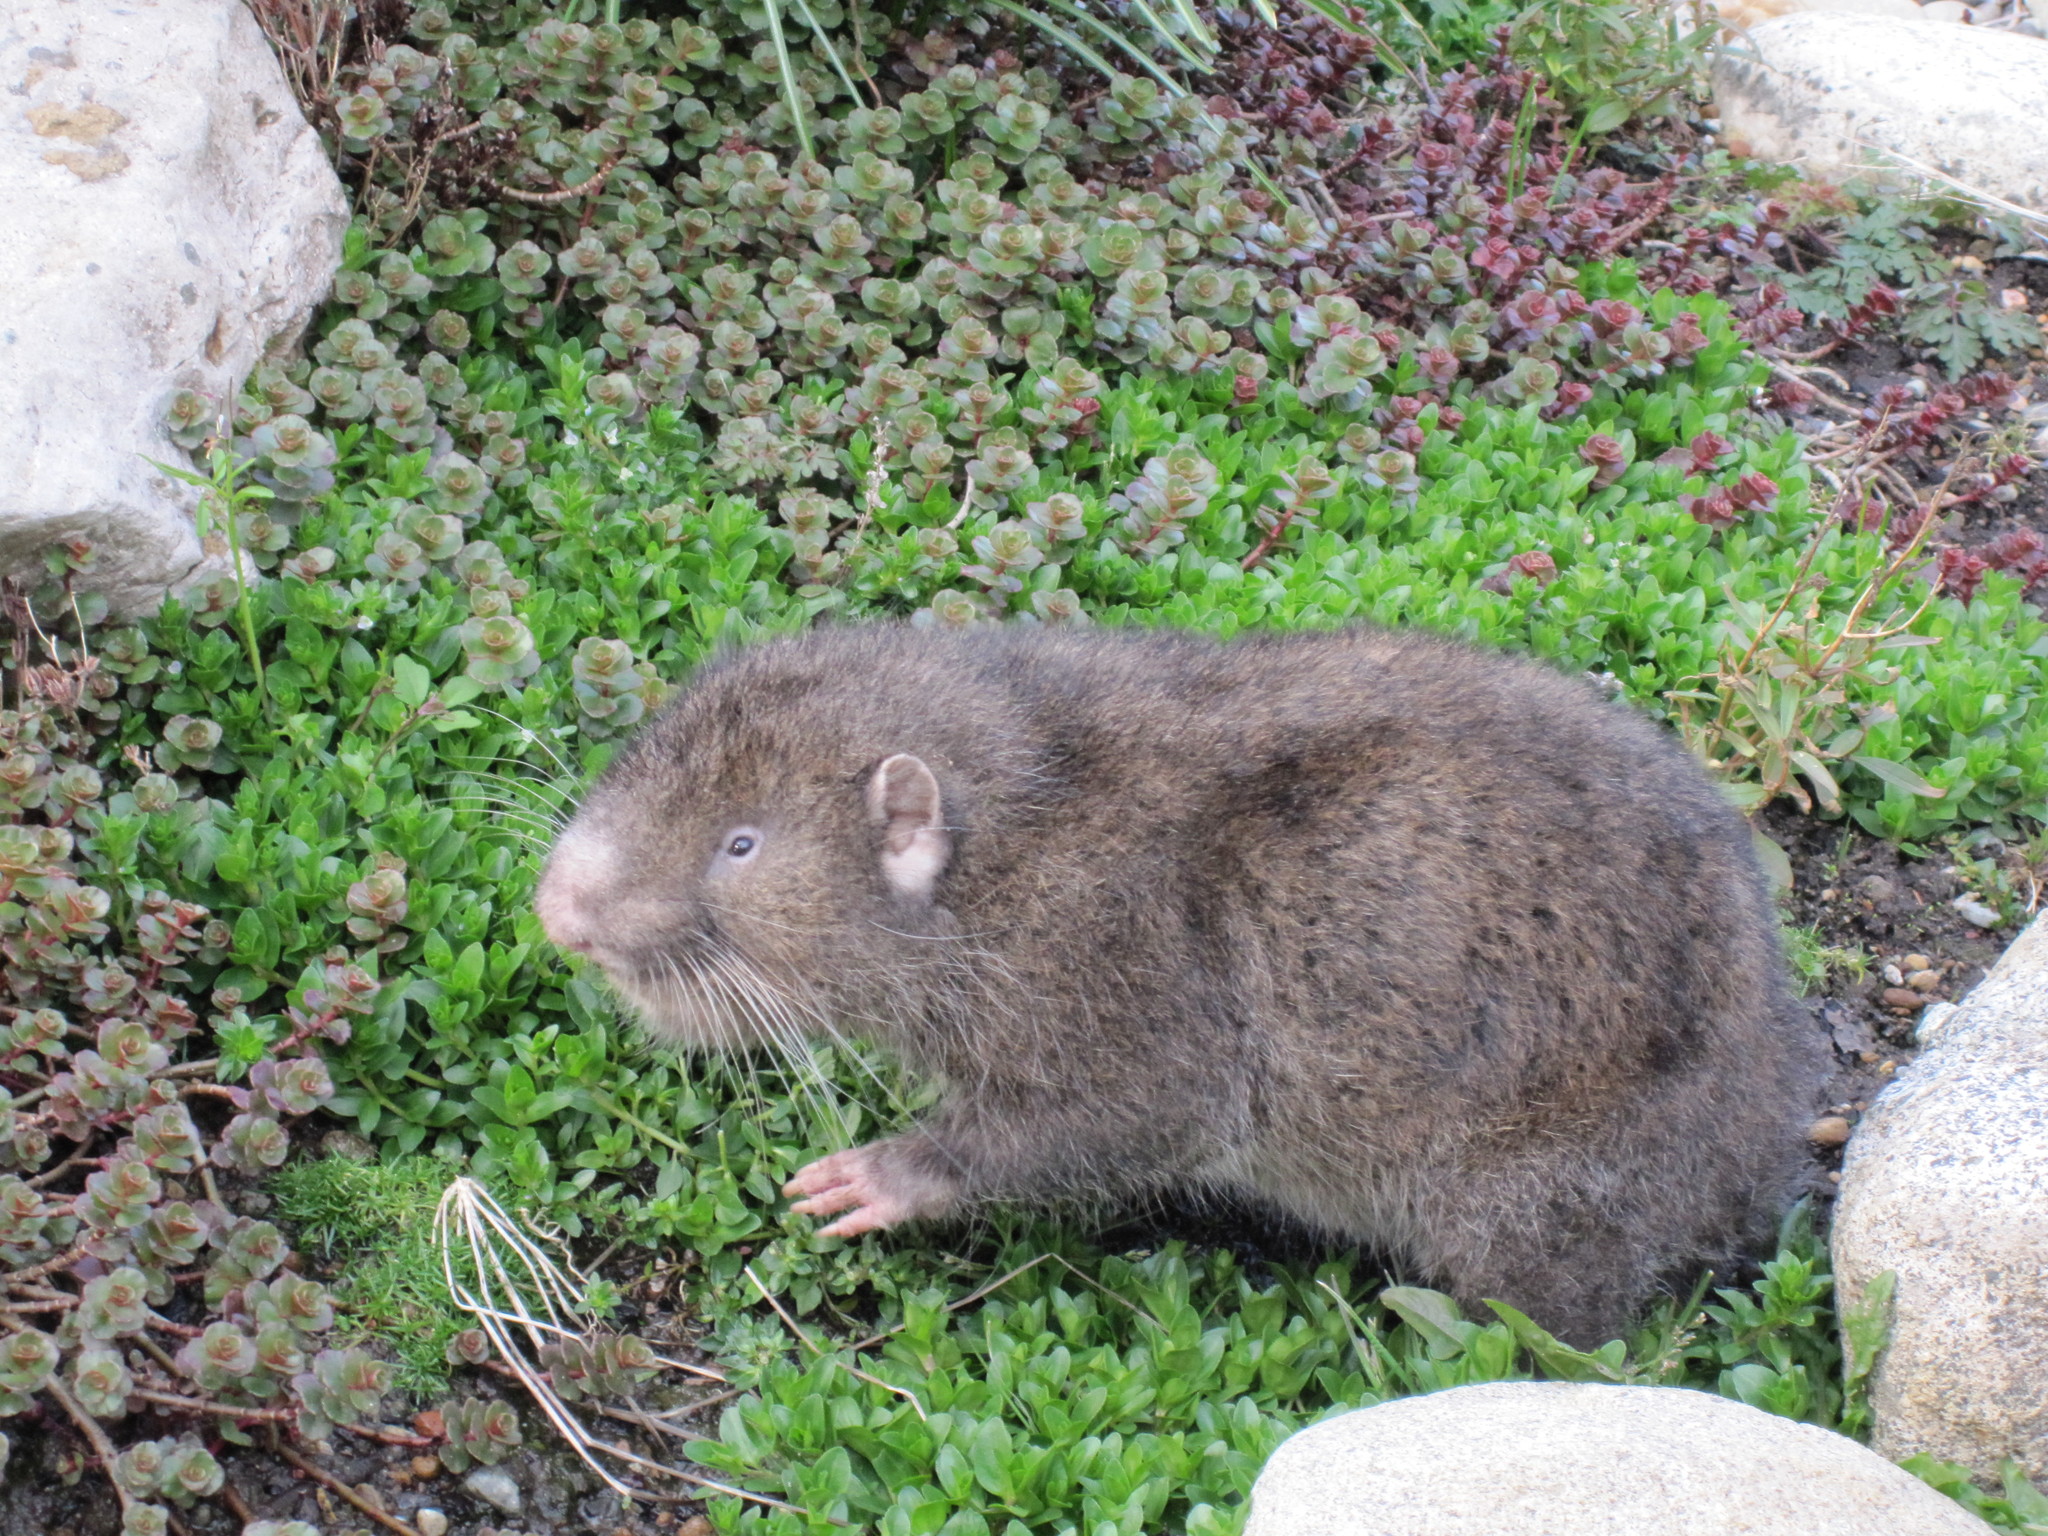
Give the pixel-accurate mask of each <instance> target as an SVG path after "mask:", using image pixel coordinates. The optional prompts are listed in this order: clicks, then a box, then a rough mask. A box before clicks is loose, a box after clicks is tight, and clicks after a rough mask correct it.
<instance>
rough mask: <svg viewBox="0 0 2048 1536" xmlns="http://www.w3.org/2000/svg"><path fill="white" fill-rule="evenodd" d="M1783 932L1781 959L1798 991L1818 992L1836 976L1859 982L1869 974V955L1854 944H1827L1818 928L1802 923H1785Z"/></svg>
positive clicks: (1803, 992)
mask: <svg viewBox="0 0 2048 1536" xmlns="http://www.w3.org/2000/svg"><path fill="white" fill-rule="evenodd" d="M1783 932H1784V942H1785V960H1786V963H1787V964H1788V965H1790V966H1791V968H1792V976H1793V980H1794V981H1795V982H1796V983H1797V985H1798V987H1799V990H1800V992H1801V993H1802V994H1805V995H1811V994H1813V993H1815V992H1818V991H1820V990H1822V989H1823V988H1825V987H1827V986H1828V985H1830V984H1831V983H1832V982H1833V981H1834V980H1835V978H1837V977H1838V976H1839V977H1847V978H1848V979H1849V980H1851V981H1861V980H1862V979H1863V978H1864V977H1865V976H1867V975H1868V974H1869V973H1870V955H1869V953H1868V951H1866V950H1864V949H1862V948H1860V947H1858V946H1855V945H1836V944H1829V943H1828V942H1827V941H1826V940H1825V939H1824V938H1822V937H1821V934H1820V930H1819V929H1817V928H1812V927H1808V926H1807V925H1805V924H1803V923H1787V924H1786V925H1785V927H1784V930H1783Z"/></svg>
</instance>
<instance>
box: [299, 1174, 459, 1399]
mask: <svg viewBox="0 0 2048 1536" xmlns="http://www.w3.org/2000/svg"><path fill="white" fill-rule="evenodd" d="M451 1176H452V1170H451V1169H450V1167H449V1165H448V1164H447V1163H445V1162H441V1161H437V1160H436V1159H433V1158H426V1157H399V1158H392V1159H390V1160H388V1161H376V1162H367V1161H358V1160H357V1159H354V1158H351V1157H345V1156H328V1157H320V1158H306V1159H300V1160H296V1161H293V1162H289V1163H287V1164H286V1165H285V1166H284V1167H282V1168H280V1169H279V1170H278V1171H277V1172H276V1174H274V1175H273V1176H272V1178H271V1182H270V1189H271V1192H272V1194H273V1195H274V1196H275V1198H276V1201H277V1215H278V1219H279V1220H281V1221H283V1222H284V1223H286V1224H287V1225H288V1226H289V1227H290V1228H291V1229H292V1231H293V1233H294V1235H295V1237H296V1240H297V1243H298V1246H299V1248H300V1250H301V1251H302V1252H305V1253H308V1254H310V1255H311V1256H313V1257H314V1258H316V1259H318V1260H321V1261H324V1262H330V1263H332V1262H336V1261H337V1260H340V1261H344V1262H341V1263H340V1265H339V1277H338V1278H337V1279H336V1281H335V1282H334V1284H333V1286H332V1288H331V1294H332V1297H333V1302H334V1308H335V1313H336V1323H335V1335H336V1337H337V1338H338V1339H341V1340H343V1341H346V1342H349V1343H360V1344H368V1343H370V1342H371V1341H373V1340H374V1341H376V1343H377V1344H378V1345H380V1346H381V1347H382V1349H383V1350H387V1351H389V1353H390V1354H391V1355H392V1356H393V1357H394V1364H395V1366H396V1371H395V1373H394V1377H393V1385H394V1386H395V1387H397V1389H398V1390H400V1391H402V1392H407V1393H410V1394H412V1395H414V1396H418V1397H424V1396H430V1395H432V1394H434V1393H436V1392H440V1391H442V1390H445V1388H446V1386H447V1380H448V1365H449V1359H448V1353H447V1351H448V1348H449V1345H450V1341H451V1340H452V1339H453V1338H454V1337H455V1335H456V1334H458V1333H460V1332H461V1331H462V1330H463V1329H464V1328H466V1327H467V1326H468V1320H467V1319H466V1318H465V1317H464V1315H463V1314H462V1313H461V1312H460V1311H459V1310H458V1309H457V1308H456V1306H455V1303H454V1300H453V1298H451V1297H450V1296H449V1294H448V1288H447V1285H446V1284H445V1283H444V1281H443V1280H442V1277H441V1264H440V1257H439V1254H438V1252H437V1250H436V1249H435V1247H434V1241H433V1221H434V1206H435V1203H436V1202H437V1201H438V1200H439V1199H440V1197H441V1191H442V1189H443V1188H444V1187H445V1186H446V1184H447V1182H448V1180H449V1178H450V1177H451Z"/></svg>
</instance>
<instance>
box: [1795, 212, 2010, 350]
mask: <svg viewBox="0 0 2048 1536" xmlns="http://www.w3.org/2000/svg"><path fill="white" fill-rule="evenodd" d="M1835 195H1836V196H1839V195H1840V194H1835ZM1853 206H1854V211H1853V212H1849V213H1847V214H1846V215H1844V216H1841V217H1840V218H1839V219H1838V220H1836V219H1830V218H1828V217H1827V216H1825V214H1823V215H1822V216H1820V217H1819V218H1817V219H1816V220H1815V221H1814V222H1813V223H1811V224H1809V225H1808V226H1807V228H1806V229H1805V230H1804V231H1802V236H1803V238H1804V240H1805V241H1806V242H1807V243H1808V244H1810V245H1812V246H1814V247H1817V248H1818V250H1819V251H1820V252H1821V253H1822V255H1823V256H1824V259H1823V260H1820V261H1817V262H1813V263H1811V264H1810V265H1809V266H1808V267H1807V268H1806V270H1804V271H1798V272H1780V273H1778V274H1777V275H1776V279H1777V282H1778V283H1779V285H1780V286H1781V287H1782V288H1783V290H1784V292H1785V294H1786V295H1787V297H1788V298H1789V299H1790V300H1791V302H1792V303H1793V304H1795V305H1797V306H1798V307H1799V309H1801V310H1802V311H1804V312H1805V313H1806V314H1807V315H1809V316H1812V317H1813V318H1815V319H1818V320H1824V321H1833V322H1838V323H1840V322H1846V321H1848V319H1849V318H1850V315H1851V312H1852V311H1853V310H1855V309H1856V307H1857V306H1858V305H1862V304H1865V303H1866V302H1868V301H1869V299H1870V297H1871V294H1872V292H1873V290H1876V289H1879V288H1880V287H1885V288H1890V289H1895V290H1897V292H1896V293H1894V294H1891V295H1889V296H1887V298H1886V300H1885V303H1886V306H1887V308H1890V307H1891V306H1893V305H1896V307H1897V312H1898V319H1897V322H1896V324H1897V328H1898V332H1899V335H1900V336H1901V337H1902V338H1904V339H1905V340H1906V341H1909V342H1912V343H1915V344H1916V345H1919V346H1922V347H1925V348H1926V349H1927V350H1928V351H1929V352H1931V353H1932V354H1933V355H1934V356H1935V357H1936V358H1937V359H1938V360H1939V361H1940V363H1941V365H1942V367H1943V368H1944V369H1945V370H1946V371H1947V373H1948V375H1949V377H1951V378H1961V377H1962V376H1963V375H1965V374H1967V373H1970V372H1971V371H1973V370H1974V369H1976V368H1978V367H1980V366H1982V364H1983V363H1984V361H1985V359H1986V358H1987V357H2015V358H2016V357H2024V356H2026V355H2027V354H2028V353H2029V352H2032V351H2035V350H2037V349H2038V348H2039V347H2040V345H2041V328H2040V324H2039V322H2038V321H2037V320H2036V319H2035V318H2034V317H2033V316H2031V315H2029V314H2028V313H2027V312H2026V311H2025V310H2014V309H2007V308H2006V307H2005V306H2004V305H2003V304H2002V303H2000V302H1999V299H1998V297H1997V296H1996V295H1994V294H1993V293H1992V292H1991V286H1990V283H1989V282H1988V281H1987V280H1986V278H1985V263H1984V259H1983V257H1981V256H1978V255H1975V254H1970V253H1962V254H1958V255H1954V256H1951V255H1949V254H1947V253H1946V252H1945V251H1944V249H1943V244H1944V242H1943V241H1942V240H1941V239H1940V237H1941V236H1942V235H1943V234H1944V233H1946V234H1947V235H1949V236H1950V239H1951V241H1953V240H1955V239H1956V238H1957V237H1958V236H1962V235H1977V234H1978V232H1979V230H1980V228H1982V229H1987V230H1989V234H1988V235H1987V236H1982V237H1980V238H1978V239H1977V241H1976V244H1977V246H1978V247H1980V248H1981V249H1982V250H1983V251H1984V252H1985V253H1986V254H1988V255H1991V254H2011V253H2013V252H2016V251H2020V250H2024V249H2026V248H2027V242H2026V240H2025V238H2024V236H2022V235H2020V234H2019V233H2018V232H2017V231H2013V230H2007V229H2003V228H2001V227H1998V226H1997V225H1995V224H1990V223H1987V222H1986V221H1985V220H1984V218H1983V216H1982V215H1981V213H1980V212H1979V210H1976V209H1968V208H1962V207H1959V206H1958V205H1956V204H1954V203H1951V202H1947V201H1943V200H1934V201H1917V200H1915V199H1913V198H1910V197H1906V196H1902V195H1898V194H1890V195H1886V196H1883V197H1869V198H1865V199H1859V200H1857V201H1856V202H1855V204H1854V205H1853ZM1825 350H1832V348H1831V347H1829V348H1826V349H1825Z"/></svg>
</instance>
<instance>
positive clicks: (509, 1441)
mask: <svg viewBox="0 0 2048 1536" xmlns="http://www.w3.org/2000/svg"><path fill="white" fill-rule="evenodd" d="M441 1424H442V1429H443V1433H445V1434H446V1435H447V1437H448V1443H447V1444H446V1445H444V1446H442V1447H441V1452H440V1456H441V1464H442V1465H443V1466H445V1467H447V1468H448V1469H449V1470H450V1471H451V1472H462V1471H466V1470H467V1469H468V1468H469V1467H470V1466H472V1465H474V1464H477V1463H481V1464H483V1465H484V1466H495V1465H496V1464H497V1463H498V1462H501V1461H503V1460H504V1459H505V1458H506V1457H507V1456H509V1455H510V1454H511V1453H512V1452H513V1451H516V1450H517V1449H519V1446H520V1443H521V1440H520V1434H519V1414H518V1412H517V1411H516V1410H515V1409H514V1408H513V1407H512V1405H511V1404H510V1403H504V1402H497V1401H494V1400H492V1399H488V1398H481V1397H465V1398H463V1399H461V1400H460V1401H450V1402H445V1403H443V1404H442V1405H441Z"/></svg>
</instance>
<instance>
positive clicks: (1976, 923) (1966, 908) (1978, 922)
mask: <svg viewBox="0 0 2048 1536" xmlns="http://www.w3.org/2000/svg"><path fill="white" fill-rule="evenodd" d="M1949 905H1950V906H1952V907H1954V908H1955V909H1956V911H1957V912H1959V913H1961V914H1962V919H1963V921H1964V922H1966V923H1969V924H1971V925H1972V926H1973V927H1977V928H1996V927H1997V926H1998V925H1999V923H2000V921H2001V919H2000V917H1999V915H1998V913H1997V911H1996V910H1995V909H1993V908H1991V907H1987V906H1985V905H1984V903H1983V902H1981V901H1979V900H1978V899H1977V898H1976V897H1974V896H1958V897H1957V898H1956V899H1955V900H1954V901H1952V902H1950V903H1949Z"/></svg>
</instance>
